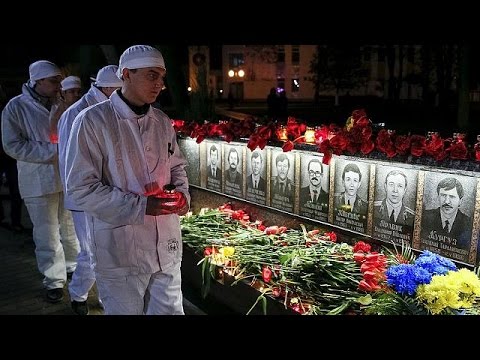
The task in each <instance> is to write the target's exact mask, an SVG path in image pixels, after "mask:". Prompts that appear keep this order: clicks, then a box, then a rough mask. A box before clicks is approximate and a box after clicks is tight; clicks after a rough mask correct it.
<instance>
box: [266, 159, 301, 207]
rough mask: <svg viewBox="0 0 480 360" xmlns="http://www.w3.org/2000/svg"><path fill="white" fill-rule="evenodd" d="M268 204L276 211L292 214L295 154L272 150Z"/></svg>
mask: <svg viewBox="0 0 480 360" xmlns="http://www.w3.org/2000/svg"><path fill="white" fill-rule="evenodd" d="M271 154H272V155H271V156H272V165H271V178H270V179H271V180H270V186H271V187H270V200H271V201H270V204H271V206H272V207H274V208H276V209H280V210H283V211H288V212H290V213H293V205H294V204H293V202H294V199H295V154H294V153H293V152H292V151H289V152H283V151H282V150H272V151H271Z"/></svg>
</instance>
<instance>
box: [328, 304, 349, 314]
mask: <svg viewBox="0 0 480 360" xmlns="http://www.w3.org/2000/svg"><path fill="white" fill-rule="evenodd" d="M349 306H350V301H347V302H344V303H343V304H342V305H340V306H337V307H336V308H335V309H332V310H330V311H329V312H328V313H327V315H338V314H341V313H342V312H343V311H344V310H345V309H346V308H348V307H349Z"/></svg>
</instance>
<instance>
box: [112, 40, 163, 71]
mask: <svg viewBox="0 0 480 360" xmlns="http://www.w3.org/2000/svg"><path fill="white" fill-rule="evenodd" d="M148 67H159V68H162V69H164V70H167V69H166V68H165V61H164V60H163V56H162V53H161V52H160V51H159V50H157V49H155V48H154V47H151V46H148V45H134V46H130V47H129V48H128V49H127V50H125V51H124V52H123V54H122V56H120V63H119V68H118V71H117V76H118V77H119V78H120V79H121V78H122V73H123V69H143V68H148Z"/></svg>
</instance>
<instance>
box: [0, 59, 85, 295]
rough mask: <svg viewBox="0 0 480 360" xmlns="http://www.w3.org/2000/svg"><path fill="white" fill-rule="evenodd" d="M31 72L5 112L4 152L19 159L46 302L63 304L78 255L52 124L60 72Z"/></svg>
mask: <svg viewBox="0 0 480 360" xmlns="http://www.w3.org/2000/svg"><path fill="white" fill-rule="evenodd" d="M29 73H30V80H29V81H28V83H26V84H23V86H22V94H21V95H18V96H16V97H14V98H13V99H11V100H10V101H9V102H8V104H7V105H6V106H5V109H4V110H3V111H2V139H3V148H4V150H5V152H6V153H7V154H8V155H10V156H11V157H13V158H14V159H16V160H17V168H18V184H19V188H20V195H21V196H22V198H23V200H24V202H25V205H26V207H27V210H28V214H29V215H30V219H31V220H32V223H33V241H34V242H35V255H36V258H37V265H38V269H39V270H40V272H41V273H42V274H43V276H44V279H43V284H44V286H45V288H46V289H47V300H48V301H50V302H59V301H61V300H62V299H63V287H64V286H65V283H66V279H67V272H69V273H71V272H73V271H74V270H75V266H76V257H77V255H78V252H79V244H78V240H77V237H76V236H75V229H74V226H73V220H72V216H71V214H70V211H66V210H65V208H64V207H63V189H62V184H61V181H60V175H59V170H58V161H57V159H58V149H57V144H56V134H52V132H51V128H50V122H49V114H50V110H51V107H52V105H53V104H54V103H55V102H56V101H57V96H58V92H59V90H60V80H61V72H60V69H59V68H58V67H57V66H56V65H55V64H53V63H52V62H50V61H46V60H40V61H36V62H34V63H32V64H31V65H30V67H29Z"/></svg>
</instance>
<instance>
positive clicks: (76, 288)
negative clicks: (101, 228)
mask: <svg viewBox="0 0 480 360" xmlns="http://www.w3.org/2000/svg"><path fill="white" fill-rule="evenodd" d="M107 99H108V98H107V97H106V96H105V94H104V93H102V92H101V91H100V90H99V89H98V88H96V87H95V86H93V85H92V86H91V87H90V90H88V92H87V93H86V94H85V95H83V96H82V98H81V99H80V100H78V101H77V102H76V103H75V104H73V105H72V106H70V107H69V108H68V109H67V110H66V111H65V112H64V113H63V114H62V116H61V117H60V120H59V122H58V153H59V157H58V164H59V167H60V177H61V179H62V185H63V187H64V189H65V157H66V152H67V142H68V138H69V136H70V131H71V129H72V125H73V121H74V120H75V117H76V116H77V115H78V114H79V113H80V112H81V111H82V110H84V109H86V108H88V107H90V106H92V105H95V104H97V103H99V102H102V101H105V100H107ZM64 200H65V208H67V209H69V210H72V211H73V212H72V217H73V223H74V224H75V232H76V234H77V238H78V241H79V243H80V253H79V254H78V256H77V268H76V269H75V272H74V274H73V276H72V281H70V284H68V291H69V292H70V299H71V300H74V301H79V302H82V301H86V300H87V298H88V292H89V291H90V289H91V288H92V286H93V284H94V283H95V274H94V271H93V261H92V252H91V249H90V244H89V241H88V236H87V235H88V234H87V226H86V225H87V223H86V218H85V213H84V212H83V211H80V209H79V208H78V207H77V206H75V203H74V202H73V201H72V200H71V199H70V197H69V196H67V195H66V191H65V197H64Z"/></svg>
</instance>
